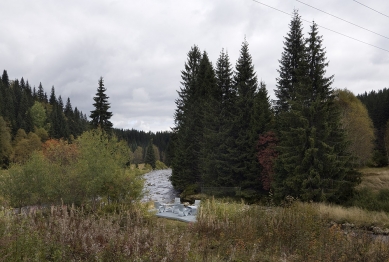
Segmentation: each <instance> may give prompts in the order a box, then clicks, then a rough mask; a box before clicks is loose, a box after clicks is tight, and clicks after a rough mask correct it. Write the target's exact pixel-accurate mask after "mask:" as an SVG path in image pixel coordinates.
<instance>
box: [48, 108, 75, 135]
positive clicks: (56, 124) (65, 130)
mask: <svg viewBox="0 0 389 262" xmlns="http://www.w3.org/2000/svg"><path fill="white" fill-rule="evenodd" d="M50 123H51V126H50V137H52V138H57V139H59V138H65V139H69V135H70V133H69V127H68V123H67V121H66V119H65V115H64V113H63V111H62V107H61V105H60V104H54V105H53V108H52V111H51V114H50Z"/></svg>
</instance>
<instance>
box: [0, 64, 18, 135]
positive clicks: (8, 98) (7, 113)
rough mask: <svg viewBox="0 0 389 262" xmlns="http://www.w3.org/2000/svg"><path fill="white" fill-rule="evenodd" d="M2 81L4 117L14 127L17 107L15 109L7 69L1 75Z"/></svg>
mask: <svg viewBox="0 0 389 262" xmlns="http://www.w3.org/2000/svg"><path fill="white" fill-rule="evenodd" d="M1 81H2V92H3V93H2V96H3V103H4V104H3V118H4V120H5V121H6V122H8V123H9V124H10V126H11V127H12V126H13V125H14V124H15V120H16V119H15V118H16V116H15V109H14V95H13V91H12V89H11V86H10V82H9V78H8V73H7V71H6V70H4V71H3V75H2V77H1Z"/></svg>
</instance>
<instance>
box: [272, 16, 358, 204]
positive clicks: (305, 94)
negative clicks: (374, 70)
mask: <svg viewBox="0 0 389 262" xmlns="http://www.w3.org/2000/svg"><path fill="white" fill-rule="evenodd" d="M296 17H298V16H297V15H295V17H294V20H295V19H296ZM292 24H293V22H292ZM292 30H294V29H293V27H292ZM285 45H286V46H287V45H288V43H285ZM284 55H286V54H283V56H284ZM300 57H302V59H300V60H299V65H298V73H297V78H296V82H294V85H293V89H282V88H283V86H281V85H279V86H278V88H279V89H278V91H279V92H277V93H276V95H277V98H279V100H278V101H276V104H278V105H282V107H281V109H282V110H279V111H278V115H277V121H278V123H279V124H278V125H277V127H278V128H279V130H278V133H279V138H280V145H279V147H278V151H279V157H278V159H277V161H276V165H275V179H274V184H273V185H274V189H275V196H276V197H277V198H279V199H282V198H283V197H285V196H287V195H291V196H294V197H298V198H300V199H302V200H313V201H331V202H341V201H344V200H345V199H347V198H348V197H350V196H351V195H352V193H353V187H354V186H355V185H356V183H357V182H358V180H359V175H358V173H357V172H355V171H354V170H353V169H352V168H351V162H350V161H349V160H350V159H349V156H348V154H347V152H346V146H347V143H346V141H345V136H344V133H343V130H342V129H341V128H340V118H339V112H338V109H337V107H336V105H335V104H334V99H335V96H334V93H333V89H332V88H331V84H332V81H333V80H332V79H333V77H332V76H331V77H325V72H326V70H325V69H326V67H327V66H328V62H326V57H325V51H324V48H323V47H322V38H321V37H320V36H318V34H317V25H316V24H315V23H314V24H313V25H312V27H311V31H310V33H309V37H308V39H307V40H306V45H304V53H303V54H302V55H300ZM283 76H285V75H284V74H282V72H280V80H282V78H283ZM280 80H279V82H280ZM281 90H286V92H281ZM288 92H290V94H288ZM279 109H280V108H279Z"/></svg>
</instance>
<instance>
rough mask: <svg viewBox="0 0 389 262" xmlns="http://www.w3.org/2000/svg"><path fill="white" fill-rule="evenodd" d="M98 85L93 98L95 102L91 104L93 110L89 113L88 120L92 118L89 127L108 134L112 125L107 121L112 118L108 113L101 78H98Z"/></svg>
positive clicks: (104, 89)
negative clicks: (99, 129)
mask: <svg viewBox="0 0 389 262" xmlns="http://www.w3.org/2000/svg"><path fill="white" fill-rule="evenodd" d="M98 83H99V87H98V88H97V93H96V96H95V97H94V98H93V100H94V101H95V103H93V106H94V107H95V110H93V111H91V114H90V118H92V120H91V125H92V126H93V127H94V128H101V129H103V130H105V131H106V132H108V131H110V130H111V128H112V123H111V121H109V119H110V118H111V117H112V112H109V111H108V110H109V108H110V107H111V106H110V104H109V103H108V98H109V97H108V96H107V95H106V94H105V91H107V89H106V88H105V87H104V81H103V78H102V77H100V79H99V81H98Z"/></svg>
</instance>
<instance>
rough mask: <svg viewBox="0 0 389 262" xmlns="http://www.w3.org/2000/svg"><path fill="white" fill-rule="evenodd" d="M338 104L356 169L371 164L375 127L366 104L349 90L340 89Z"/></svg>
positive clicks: (338, 91)
mask: <svg viewBox="0 0 389 262" xmlns="http://www.w3.org/2000/svg"><path fill="white" fill-rule="evenodd" d="M336 92H337V99H336V103H337V104H338V106H339V109H340V112H341V125H342V128H343V129H344V130H345V133H346V136H347V140H348V141H349V147H348V150H349V153H350V154H351V155H352V157H353V163H354V166H355V167H362V166H365V165H366V164H368V163H369V161H370V160H371V159H372V156H373V149H374V138H375V136H374V126H373V122H372V120H371V119H370V117H369V114H368V111H367V109H366V107H365V105H364V104H362V102H361V101H360V100H359V99H358V98H357V97H356V96H355V95H354V94H353V93H352V92H351V91H349V90H347V89H338V90H336Z"/></svg>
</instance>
